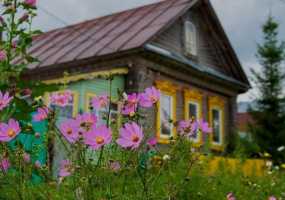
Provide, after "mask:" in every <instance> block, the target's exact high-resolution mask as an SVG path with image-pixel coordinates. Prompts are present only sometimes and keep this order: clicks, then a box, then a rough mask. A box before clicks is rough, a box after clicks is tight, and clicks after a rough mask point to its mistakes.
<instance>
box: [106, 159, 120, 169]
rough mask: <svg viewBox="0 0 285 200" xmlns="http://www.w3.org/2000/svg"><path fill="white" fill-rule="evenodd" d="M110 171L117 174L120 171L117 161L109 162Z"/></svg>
mask: <svg viewBox="0 0 285 200" xmlns="http://www.w3.org/2000/svg"><path fill="white" fill-rule="evenodd" d="M109 165H110V166H109V167H110V169H111V170H112V171H113V172H118V171H120V169H121V164H120V162H119V161H113V160H110V164H109Z"/></svg>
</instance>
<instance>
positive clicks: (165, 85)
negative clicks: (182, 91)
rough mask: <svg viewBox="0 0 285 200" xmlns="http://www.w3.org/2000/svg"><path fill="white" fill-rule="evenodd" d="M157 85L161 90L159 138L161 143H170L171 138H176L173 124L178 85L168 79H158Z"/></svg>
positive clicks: (158, 118) (157, 121) (157, 122)
mask: <svg viewBox="0 0 285 200" xmlns="http://www.w3.org/2000/svg"><path fill="white" fill-rule="evenodd" d="M156 86H157V88H158V89H159V90H160V91H161V97H160V101H159V102H158V104H157V106H158V109H157V110H158V112H157V116H156V117H157V120H156V129H157V138H158V141H159V142H160V143H169V140H170V139H171V138H173V139H175V138H176V132H175V127H174V125H173V122H175V121H176V87H175V86H174V85H173V84H171V83H169V82H167V81H157V83H156Z"/></svg>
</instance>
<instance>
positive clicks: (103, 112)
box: [85, 93, 119, 125]
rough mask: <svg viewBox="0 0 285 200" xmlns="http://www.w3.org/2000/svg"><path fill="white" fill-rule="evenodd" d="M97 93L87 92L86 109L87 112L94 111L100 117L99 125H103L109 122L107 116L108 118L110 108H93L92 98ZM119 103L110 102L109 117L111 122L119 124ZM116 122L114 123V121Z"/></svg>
mask: <svg viewBox="0 0 285 200" xmlns="http://www.w3.org/2000/svg"><path fill="white" fill-rule="evenodd" d="M95 96H96V94H94V93H86V95H85V99H86V102H85V111H86V112H92V113H94V114H95V115H96V116H97V117H98V124H99V125H103V124H105V125H106V124H107V118H108V111H109V108H102V109H100V110H95V109H93V108H92V105H91V102H92V98H93V97H95ZM118 107H119V106H118V105H117V104H115V103H111V104H110V109H111V110H110V118H109V124H118V118H119V115H118V110H119V109H118ZM112 122H114V123H112Z"/></svg>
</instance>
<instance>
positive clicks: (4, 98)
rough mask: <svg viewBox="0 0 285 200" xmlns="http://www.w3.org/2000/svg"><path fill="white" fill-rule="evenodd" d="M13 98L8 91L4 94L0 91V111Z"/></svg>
mask: <svg viewBox="0 0 285 200" xmlns="http://www.w3.org/2000/svg"><path fill="white" fill-rule="evenodd" d="M0 54H1V53H0ZM0 57H1V55H0ZM0 59H1V58H0ZM12 99H13V97H10V96H9V93H8V92H6V93H5V94H4V93H2V92H1V91H0V111H1V110H3V109H4V108H6V107H7V106H8V105H9V103H10V102H11V101H12Z"/></svg>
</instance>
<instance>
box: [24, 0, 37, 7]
mask: <svg viewBox="0 0 285 200" xmlns="http://www.w3.org/2000/svg"><path fill="white" fill-rule="evenodd" d="M24 3H25V4H26V5H28V6H31V7H36V4H37V0H25V1H24Z"/></svg>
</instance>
